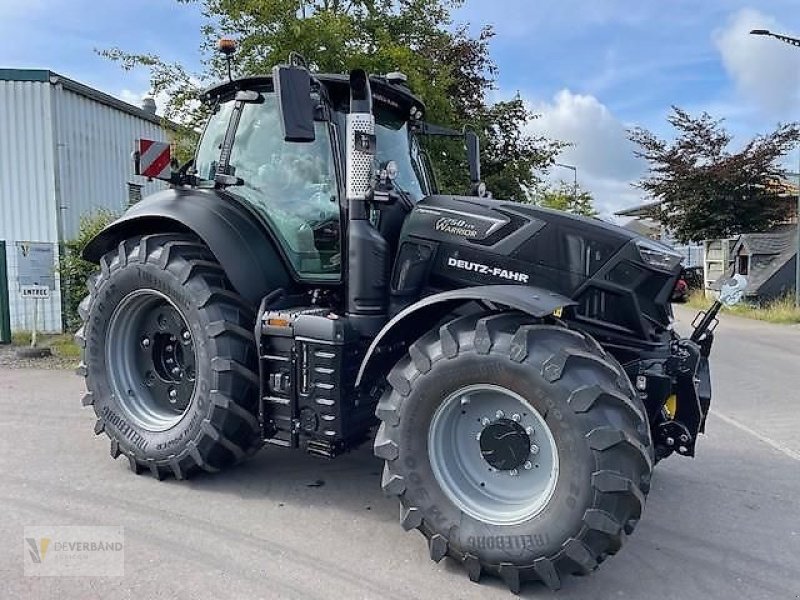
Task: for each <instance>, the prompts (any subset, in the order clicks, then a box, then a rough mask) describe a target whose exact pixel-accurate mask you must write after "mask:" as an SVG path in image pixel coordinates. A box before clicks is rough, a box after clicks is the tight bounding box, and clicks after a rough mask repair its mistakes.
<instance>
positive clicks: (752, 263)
mask: <svg viewBox="0 0 800 600" xmlns="http://www.w3.org/2000/svg"><path fill="white" fill-rule="evenodd" d="M796 260H797V227H796V226H795V225H793V224H785V225H779V226H778V227H776V228H775V229H774V230H773V231H770V232H769V233H744V234H742V235H740V236H739V237H738V238H737V239H735V240H733V246H732V248H731V251H730V255H729V262H728V268H727V269H726V273H725V274H726V275H727V274H729V273H738V274H740V275H744V276H745V277H746V278H747V288H746V289H745V298H746V299H749V300H752V301H765V300H770V299H772V298H776V297H778V296H783V295H786V294H787V293H791V292H793V291H794V284H795V268H796V267H795V261H796ZM711 287H712V289H717V288H718V287H719V284H718V283H717V284H716V285H712V286H711Z"/></svg>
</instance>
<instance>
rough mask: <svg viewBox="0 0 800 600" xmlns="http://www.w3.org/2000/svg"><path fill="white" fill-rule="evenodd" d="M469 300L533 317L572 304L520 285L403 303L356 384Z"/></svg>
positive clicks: (475, 289) (370, 352) (470, 289)
mask: <svg viewBox="0 0 800 600" xmlns="http://www.w3.org/2000/svg"><path fill="white" fill-rule="evenodd" d="M470 302H477V303H478V304H480V305H481V306H482V307H484V308H485V309H486V310H497V309H513V310H518V311H520V312H523V313H526V314H529V315H531V316H532V317H536V318H542V317H546V316H548V315H551V314H553V312H554V311H555V310H557V309H559V308H563V307H565V306H571V305H574V304H576V303H575V302H574V301H573V300H570V299H569V298H567V297H566V296H562V295H561V294H557V293H555V292H551V291H549V290H546V289H543V288H537V287H533V286H522V285H485V286H476V287H466V288H461V289H457V290H450V291H447V292H441V293H439V294H434V295H432V296H428V297H426V298H423V299H422V300H420V301H418V302H416V303H414V304H412V305H410V306H407V307H406V308H405V309H403V310H402V311H400V312H399V313H398V314H397V315H395V316H394V317H393V318H392V319H391V320H390V321H389V322H388V323H387V324H386V325H384V327H383V329H381V330H380V332H379V333H378V335H377V336H376V337H375V339H373V340H372V343H371V344H370V346H369V348H368V350H367V353H366V355H365V356H364V359H363V360H362V361H361V367H360V368H359V370H358V378H357V379H356V386H360V385H362V383H364V384H367V385H368V384H369V383H370V382H371V381H373V380H374V379H375V377H376V375H377V374H378V373H377V372H376V370H377V369H378V364H379V363H380V364H385V363H386V362H387V359H394V360H397V359H399V358H400V355H402V353H403V352H404V351H405V348H406V346H407V344H409V343H411V342H413V341H415V340H416V339H418V338H419V337H421V336H422V335H423V334H424V333H425V332H426V331H428V330H430V329H431V327H433V326H434V325H436V323H438V322H439V321H440V320H441V319H442V318H444V317H445V316H446V315H448V314H450V313H452V312H453V311H455V310H456V309H458V308H459V307H460V306H463V305H465V304H468V303H470ZM401 342H404V343H403V344H400V343H401ZM398 346H400V348H399V349H398V348H397V347H398ZM379 356H380V360H379V359H378V357H379Z"/></svg>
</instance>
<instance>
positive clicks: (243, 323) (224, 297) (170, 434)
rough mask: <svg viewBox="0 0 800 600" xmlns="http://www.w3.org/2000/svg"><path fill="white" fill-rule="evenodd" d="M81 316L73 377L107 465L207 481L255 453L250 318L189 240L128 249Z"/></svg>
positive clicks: (102, 276)
mask: <svg viewBox="0 0 800 600" xmlns="http://www.w3.org/2000/svg"><path fill="white" fill-rule="evenodd" d="M100 267H101V270H100V273H99V275H98V276H96V277H94V278H92V280H90V282H89V295H88V296H87V297H86V298H84V300H83V302H82V303H81V306H80V309H79V310H80V314H81V318H82V319H83V326H82V327H81V328H80V330H79V331H78V333H77V334H76V336H75V337H76V341H77V343H78V344H79V345H80V346H81V364H80V366H79V368H78V373H79V374H80V375H83V376H85V378H86V387H87V389H88V393H87V394H86V396H85V397H84V400H83V404H84V405H91V406H92V407H93V408H94V411H95V414H96V415H97V422H96V424H95V428H94V431H95V433H96V434H100V433H103V432H105V434H106V435H107V436H108V437H109V438H110V440H111V456H112V457H113V458H117V457H118V456H120V455H123V456H125V457H127V458H128V461H129V464H130V467H131V469H132V470H133V471H134V472H136V473H139V472H140V471H142V470H143V469H146V470H149V471H150V472H151V473H152V474H153V475H154V476H155V477H157V478H158V479H162V478H163V477H165V476H166V475H168V474H172V475H174V476H175V477H176V478H177V479H183V478H185V477H188V476H189V475H191V474H192V473H193V472H195V471H198V470H205V471H210V472H215V471H218V470H220V469H223V468H225V467H227V466H230V465H232V464H234V463H236V462H238V461H240V460H241V459H243V458H244V457H246V456H248V455H249V454H251V453H253V452H255V450H257V449H258V447H259V446H260V430H259V426H258V420H257V417H256V415H257V407H258V376H257V375H256V372H255V370H256V368H257V357H256V348H255V343H254V341H253V333H252V331H253V323H254V316H253V312H252V310H251V309H250V308H249V307H248V306H246V305H245V303H244V302H243V301H242V300H241V298H240V297H239V296H238V295H237V294H236V292H235V291H233V288H232V286H231V285H230V283H229V282H228V280H227V278H226V277H225V273H224V271H223V269H222V267H220V265H219V264H218V263H217V261H216V260H215V258H214V255H213V254H212V253H211V251H210V250H209V249H208V248H207V247H206V246H205V245H204V244H203V243H201V242H200V241H199V240H198V239H197V238H194V237H192V236H189V235H184V234H156V235H148V236H144V237H137V238H132V239H129V240H125V241H123V242H121V243H120V244H119V247H118V249H117V250H116V251H113V252H110V253H108V254H106V255H105V256H103V258H102V259H101V261H100Z"/></svg>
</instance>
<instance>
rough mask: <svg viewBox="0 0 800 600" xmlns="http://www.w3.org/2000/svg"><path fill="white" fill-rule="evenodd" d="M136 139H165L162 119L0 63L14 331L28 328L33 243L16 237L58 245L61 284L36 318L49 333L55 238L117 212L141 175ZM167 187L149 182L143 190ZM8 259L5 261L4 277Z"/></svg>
mask: <svg viewBox="0 0 800 600" xmlns="http://www.w3.org/2000/svg"><path fill="white" fill-rule="evenodd" d="M137 138H147V139H153V140H159V141H167V139H168V138H167V132H166V130H165V129H164V128H163V127H162V126H161V119H160V118H159V117H157V116H156V115H155V114H153V113H151V112H147V111H144V110H142V109H140V108H138V107H135V106H132V105H130V104H127V103H125V102H122V101H121V100H118V99H117V98H114V97H112V96H109V95H108V94H104V93H102V92H100V91H98V90H95V89H92V88H90V87H88V86H85V85H83V84H80V83H78V82H76V81H73V80H71V79H68V78H66V77H63V76H61V75H58V74H56V73H53V72H52V71H47V70H20V69H0V246H2V243H3V242H4V243H5V257H6V261H5V262H6V269H5V270H6V271H7V272H6V277H5V279H6V281H2V280H1V279H0V296H2V295H3V292H4V291H5V290H7V298H8V301H9V302H8V306H9V311H8V312H9V313H10V324H11V329H12V330H21V329H30V328H31V325H32V319H33V305H34V302H33V301H30V300H24V299H22V298H21V297H20V285H19V280H18V256H22V253H25V252H27V250H25V249H26V248H29V246H24V247H23V246H20V245H19V244H18V243H19V242H39V243H46V244H50V245H52V247H53V273H54V274H55V279H56V282H55V288H56V289H55V290H54V291H53V292H52V293H51V294H50V298H49V299H47V300H39V302H40V309H39V323H40V327H41V324H42V317H43V325H44V326H43V329H44V330H45V331H60V330H61V327H62V318H61V297H60V293H59V289H58V265H57V263H58V243H59V242H61V241H64V240H68V239H71V238H73V237H74V236H75V235H76V233H77V232H78V227H79V222H80V219H81V216H83V215H85V214H89V213H91V212H93V211H96V210H97V209H100V208H107V209H111V210H112V211H115V212H121V211H122V210H123V209H124V207H125V206H126V204H127V202H128V186H127V183H128V182H135V183H140V184H141V183H144V181H143V180H141V178H138V177H135V176H134V174H133V165H132V162H131V151H132V150H133V147H134V140H135V139H137ZM161 186H162V184H160V183H158V182H151V183H147V184H145V186H144V189H143V190H142V193H143V194H147V193H151V192H154V191H157V190H158V189H160V187H161ZM36 247H38V248H44V246H43V245H41V244H37V245H36ZM0 249H2V248H1V247H0ZM20 260H22V259H20ZM2 267H3V264H2V260H0V278H2V277H3V274H2ZM2 304H3V298H0V308H2ZM0 318H2V315H0ZM1 329H2V323H0V330H1Z"/></svg>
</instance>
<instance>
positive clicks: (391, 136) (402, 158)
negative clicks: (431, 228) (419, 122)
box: [375, 107, 430, 202]
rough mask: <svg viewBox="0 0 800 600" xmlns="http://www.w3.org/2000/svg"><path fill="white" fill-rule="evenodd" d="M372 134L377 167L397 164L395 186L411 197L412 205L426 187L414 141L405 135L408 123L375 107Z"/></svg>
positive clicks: (427, 188)
mask: <svg viewBox="0 0 800 600" xmlns="http://www.w3.org/2000/svg"><path fill="white" fill-rule="evenodd" d="M375 135H376V138H377V140H376V142H377V146H378V148H377V150H378V153H377V160H378V164H379V165H382V164H384V163H386V162H388V161H390V160H393V161H395V162H396V163H397V179H396V180H395V182H394V183H395V185H396V186H398V187H399V188H400V189H401V190H402V191H404V192H406V193H407V194H409V195H411V197H412V198H413V199H414V201H415V202H416V201H419V200H421V199H422V198H423V197H424V196H425V195H426V193H425V192H428V191H429V190H430V187H429V185H428V184H427V182H426V181H425V180H424V179H423V173H424V169H423V168H422V164H421V161H420V160H419V147H418V146H417V143H416V140H414V139H413V138H411V137H410V136H409V134H408V121H406V120H405V119H401V118H399V117H398V116H397V114H395V113H392V112H390V111H389V110H386V109H383V108H380V107H377V108H376V109H375Z"/></svg>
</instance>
